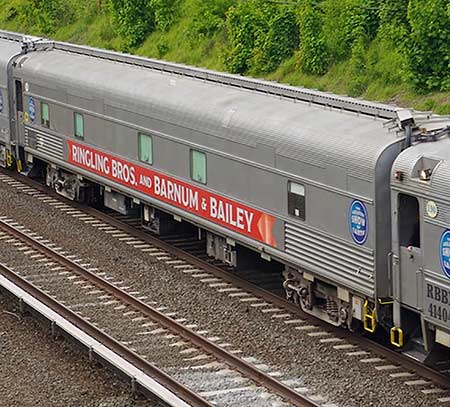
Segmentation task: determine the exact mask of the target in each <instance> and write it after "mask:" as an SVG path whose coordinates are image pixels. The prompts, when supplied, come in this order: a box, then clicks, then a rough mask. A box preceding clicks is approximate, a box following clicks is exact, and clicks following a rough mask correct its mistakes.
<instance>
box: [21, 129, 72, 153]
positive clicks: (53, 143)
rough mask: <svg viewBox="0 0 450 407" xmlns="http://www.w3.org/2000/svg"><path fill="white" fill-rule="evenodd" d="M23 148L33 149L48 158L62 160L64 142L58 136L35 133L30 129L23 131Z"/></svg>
mask: <svg viewBox="0 0 450 407" xmlns="http://www.w3.org/2000/svg"><path fill="white" fill-rule="evenodd" d="M25 146H27V147H30V148H33V149H35V150H37V151H39V152H40V153H43V154H45V155H47V156H49V157H53V158H57V159H60V160H63V159H64V142H63V140H62V139H61V138H60V137H58V136H53V135H51V134H46V133H37V132H35V131H33V130H31V129H26V131H25Z"/></svg>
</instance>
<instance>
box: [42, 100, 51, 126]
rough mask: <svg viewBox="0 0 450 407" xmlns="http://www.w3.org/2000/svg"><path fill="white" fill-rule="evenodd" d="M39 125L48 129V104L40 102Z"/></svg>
mask: <svg viewBox="0 0 450 407" xmlns="http://www.w3.org/2000/svg"><path fill="white" fill-rule="evenodd" d="M41 124H42V125H43V126H45V127H50V111H49V108H48V104H47V103H44V102H41Z"/></svg>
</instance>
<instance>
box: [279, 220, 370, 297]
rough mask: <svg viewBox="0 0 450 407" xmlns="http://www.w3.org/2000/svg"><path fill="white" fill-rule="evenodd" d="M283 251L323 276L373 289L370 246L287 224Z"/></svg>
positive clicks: (365, 290) (368, 290)
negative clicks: (364, 246)
mask: <svg viewBox="0 0 450 407" xmlns="http://www.w3.org/2000/svg"><path fill="white" fill-rule="evenodd" d="M285 250H286V253H288V254H289V255H291V256H293V257H294V258H296V259H298V260H299V261H300V262H302V263H305V264H310V265H312V266H315V267H317V268H319V269H320V270H321V271H323V273H324V275H325V276H328V277H329V278H333V279H334V280H336V279H339V280H341V281H342V282H343V283H344V284H345V285H347V286H348V287H350V288H354V289H356V290H359V291H364V292H366V293H368V294H370V293H372V292H373V291H374V289H375V281H374V278H373V275H374V271H375V258H374V252H373V250H371V249H366V248H362V247H356V246H355V245H352V244H351V243H347V242H345V241H343V240H340V239H337V238H334V237H332V236H325V235H324V234H322V233H320V232H318V231H313V230H310V229H307V228H305V227H301V226H299V225H294V224H290V223H286V224H285Z"/></svg>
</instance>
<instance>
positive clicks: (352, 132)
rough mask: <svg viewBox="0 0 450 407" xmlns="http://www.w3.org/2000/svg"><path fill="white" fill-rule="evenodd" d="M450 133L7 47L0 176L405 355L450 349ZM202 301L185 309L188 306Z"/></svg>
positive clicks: (416, 118) (410, 115) (252, 85)
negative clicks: (183, 251) (123, 218)
mask: <svg viewBox="0 0 450 407" xmlns="http://www.w3.org/2000/svg"><path fill="white" fill-rule="evenodd" d="M449 125H450V121H449V120H448V119H447V118H444V117H437V116H432V115H429V114H428V115H427V114H420V113H417V112H413V111H409V110H404V109H398V108H395V107H392V106H387V105H382V104H376V103H369V102H364V101H361V100H356V99H351V98H348V97H340V96H334V95H331V94H327V93H322V92H317V91H311V90H306V89H301V88H295V87H290V86H285V85H279V84H275V83H270V82H265V81H260V80H254V79H249V78H242V77H238V76H233V75H228V74H222V73H218V72H212V71H207V70H203V69H197V68H191V67H187V66H182V65H177V64H171V63H167V62H161V61H156V60H151V59H145V58H139V57H133V56H129V55H122V54H117V53H113V52H108V51H103V50H97V49H92V48H88V47H80V46H74V45H70V44H64V43H58V42H53V41H47V40H42V39H37V38H23V37H22V36H20V35H17V34H12V33H8V32H0V158H1V159H0V164H1V165H2V166H4V167H10V168H17V170H18V171H20V172H22V173H24V174H28V175H29V176H36V174H39V173H40V174H45V177H46V182H47V185H48V186H50V187H52V188H54V189H55V190H56V191H57V192H59V193H60V194H62V195H64V196H66V197H68V198H70V199H74V200H78V201H86V202H90V201H98V200H101V201H102V202H103V203H104V204H105V205H106V206H107V207H110V208H112V209H114V210H116V211H119V212H121V213H124V214H127V213H128V212H130V211H135V210H138V211H140V212H141V217H142V223H143V225H144V226H145V227H147V228H149V229H151V230H153V231H155V232H157V233H162V234H163V233H165V232H166V231H168V230H171V228H174V227H175V226H174V225H176V224H177V222H179V221H185V222H188V223H190V224H192V225H195V227H197V228H198V229H199V231H200V232H201V233H203V234H205V235H206V237H207V238H206V244H207V252H208V254H209V255H210V256H211V257H215V258H217V259H219V260H221V261H223V262H225V263H228V264H229V265H231V266H236V267H238V266H239V262H240V261H241V256H244V255H245V253H246V252H244V251H240V248H241V247H243V248H246V250H248V249H251V251H252V253H257V254H258V256H260V257H261V258H262V259H264V260H265V261H266V262H267V263H268V264H269V267H270V265H271V264H273V267H278V266H280V265H281V267H282V268H283V270H284V271H283V275H284V284H283V285H284V289H285V291H286V295H287V296H288V297H289V298H291V299H292V300H293V301H295V302H296V303H298V304H299V305H300V306H301V308H302V309H303V310H304V311H306V312H308V313H311V314H314V315H316V316H318V317H319V318H322V319H324V320H326V321H328V322H330V323H332V324H334V325H343V326H346V327H348V328H350V329H353V328H354V327H355V325H361V326H362V327H363V328H364V329H365V330H367V331H370V332H375V330H376V329H377V327H380V329H384V330H386V332H387V334H388V335H389V338H390V341H391V343H392V344H393V345H395V346H397V347H404V348H405V349H409V347H411V346H412V345H411V344H414V349H415V350H417V349H419V351H420V352H421V353H423V354H427V353H429V352H430V351H431V350H433V348H434V347H435V345H436V344H437V343H439V344H442V345H445V346H447V347H450V320H449V319H450V305H449V304H448V302H449V301H450V230H448V228H449V227H450V203H449V199H450V198H449V197H450V194H449V192H450V181H449V174H450V156H449V154H450V141H449V140H448V129H449V127H448V126H449ZM187 295H188V294H187Z"/></svg>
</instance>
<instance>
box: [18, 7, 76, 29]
mask: <svg viewBox="0 0 450 407" xmlns="http://www.w3.org/2000/svg"><path fill="white" fill-rule="evenodd" d="M20 14H21V16H20V18H21V20H22V21H23V22H24V23H25V25H26V26H30V27H34V30H35V32H36V33H37V34H41V35H49V34H52V33H54V32H55V31H56V30H57V29H58V28H59V27H63V26H65V25H68V24H70V23H72V22H73V21H74V19H75V12H74V4H73V2H72V1H65V0H30V1H29V2H28V4H26V5H24V6H23V7H22V8H21V9H20Z"/></svg>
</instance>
